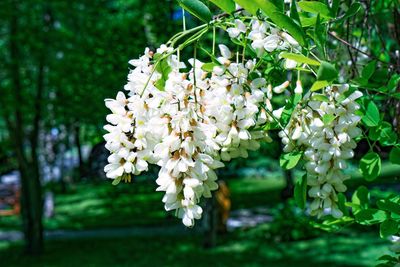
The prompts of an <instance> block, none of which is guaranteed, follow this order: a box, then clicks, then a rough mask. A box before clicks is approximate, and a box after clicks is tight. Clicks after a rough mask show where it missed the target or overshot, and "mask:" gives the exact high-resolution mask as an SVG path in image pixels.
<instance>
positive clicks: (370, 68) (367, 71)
mask: <svg viewBox="0 0 400 267" xmlns="http://www.w3.org/2000/svg"><path fill="white" fill-rule="evenodd" d="M375 69H376V61H375V60H373V61H371V62H369V63H368V64H367V65H366V66H365V67H364V68H363V70H362V72H361V77H362V78H363V79H365V80H367V81H368V80H369V78H371V76H372V74H374V72H375Z"/></svg>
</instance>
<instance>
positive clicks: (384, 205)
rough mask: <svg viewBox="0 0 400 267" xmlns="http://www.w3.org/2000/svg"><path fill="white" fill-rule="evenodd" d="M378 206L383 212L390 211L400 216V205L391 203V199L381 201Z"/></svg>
mask: <svg viewBox="0 0 400 267" xmlns="http://www.w3.org/2000/svg"><path fill="white" fill-rule="evenodd" d="M376 205H377V206H378V208H380V209H381V210H385V211H389V212H392V213H395V214H400V204H398V203H395V202H393V201H391V200H390V199H380V200H378V201H377V202H376Z"/></svg>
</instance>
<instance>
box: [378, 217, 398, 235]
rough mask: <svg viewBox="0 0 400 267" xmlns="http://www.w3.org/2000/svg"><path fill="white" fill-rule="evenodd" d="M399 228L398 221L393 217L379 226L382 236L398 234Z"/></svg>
mask: <svg viewBox="0 0 400 267" xmlns="http://www.w3.org/2000/svg"><path fill="white" fill-rule="evenodd" d="M398 229H399V224H398V222H396V221H394V220H392V219H387V220H385V221H383V222H382V223H381V225H380V228H379V233H380V235H381V237H382V238H385V237H388V236H390V235H394V234H397V231H398Z"/></svg>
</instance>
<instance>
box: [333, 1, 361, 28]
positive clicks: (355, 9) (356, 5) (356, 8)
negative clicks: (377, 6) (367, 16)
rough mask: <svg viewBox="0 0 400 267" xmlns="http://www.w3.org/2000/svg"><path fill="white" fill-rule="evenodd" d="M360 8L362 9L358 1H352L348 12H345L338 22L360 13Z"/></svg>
mask: <svg viewBox="0 0 400 267" xmlns="http://www.w3.org/2000/svg"><path fill="white" fill-rule="evenodd" d="M360 9H361V4H360V3H358V2H354V3H352V4H351V6H350V7H349V9H348V10H347V11H346V14H344V16H343V17H341V18H340V19H339V20H338V21H337V22H338V23H340V22H342V21H344V20H345V19H347V18H350V17H352V16H354V15H355V14H357V13H358V11H360Z"/></svg>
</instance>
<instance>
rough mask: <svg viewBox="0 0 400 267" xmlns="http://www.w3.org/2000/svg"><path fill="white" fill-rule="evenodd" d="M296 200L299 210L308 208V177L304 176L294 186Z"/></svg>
mask: <svg viewBox="0 0 400 267" xmlns="http://www.w3.org/2000/svg"><path fill="white" fill-rule="evenodd" d="M294 200H295V202H296V204H297V206H299V208H301V209H304V208H305V207H306V200H307V175H306V174H304V175H303V176H302V177H301V178H300V179H297V181H296V184H295V185H294Z"/></svg>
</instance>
